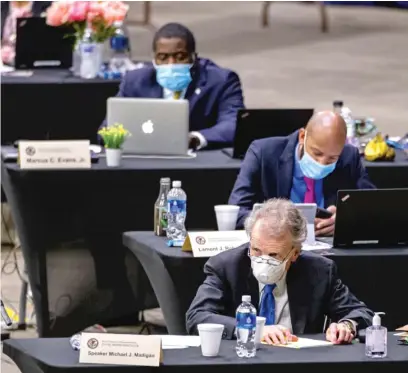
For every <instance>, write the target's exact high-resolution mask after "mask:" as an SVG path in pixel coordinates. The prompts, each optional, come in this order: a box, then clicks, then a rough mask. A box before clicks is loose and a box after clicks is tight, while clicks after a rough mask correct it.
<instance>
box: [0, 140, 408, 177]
mask: <svg viewBox="0 0 408 373" xmlns="http://www.w3.org/2000/svg"><path fill="white" fill-rule="evenodd" d="M15 151H16V150H15V148H14V149H13V147H10V146H2V148H1V152H2V157H4V155H5V154H7V153H10V152H15ZM397 154H398V157H397V158H396V160H395V161H394V162H366V166H368V167H401V166H402V167H407V169H408V159H406V160H404V157H405V156H404V155H403V153H402V152H397ZM241 163H242V160H240V159H233V158H231V157H229V156H228V155H226V154H225V153H224V152H223V151H222V150H206V151H201V152H197V153H196V157H195V158H163V157H153V156H146V157H143V156H141V157H137V156H134V157H129V158H127V157H125V158H123V159H122V165H121V166H120V167H117V168H108V167H107V166H106V159H105V157H104V156H101V157H100V159H99V161H98V162H97V163H93V164H92V166H91V171H109V172H122V171H128V170H174V169H178V170H190V169H197V168H199V169H209V170H210V169H225V170H227V169H233V170H239V168H240V167H241ZM6 167H7V168H8V169H9V170H13V171H20V167H19V166H18V165H17V164H16V163H11V162H10V163H7V165H6ZM21 171H24V172H27V170H21ZM44 171H48V172H51V171H52V172H64V173H69V172H77V171H80V172H87V171H89V169H83V170H79V169H72V170H30V172H44Z"/></svg>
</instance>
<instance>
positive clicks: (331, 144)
mask: <svg viewBox="0 0 408 373" xmlns="http://www.w3.org/2000/svg"><path fill="white" fill-rule="evenodd" d="M346 135H347V127H346V123H345V122H344V119H343V118H342V117H341V116H340V115H339V114H336V113H334V112H332V111H320V112H318V113H316V114H314V115H313V117H312V118H311V119H310V120H309V123H308V124H307V126H306V129H301V130H300V131H299V144H300V157H302V154H303V152H304V151H305V150H306V152H307V153H308V154H309V155H310V156H311V157H312V158H314V159H315V160H316V161H317V162H319V163H321V164H324V165H327V164H330V163H333V162H336V161H337V160H338V159H339V157H340V154H341V152H342V151H343V148H344V145H345V143H346ZM305 140H306V141H305Z"/></svg>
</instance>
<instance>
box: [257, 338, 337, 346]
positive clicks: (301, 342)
mask: <svg viewBox="0 0 408 373" xmlns="http://www.w3.org/2000/svg"><path fill="white" fill-rule="evenodd" d="M262 343H263V344H266V342H262ZM332 345H333V343H331V342H327V341H319V340H316V339H309V338H298V340H297V341H296V342H288V344H286V345H274V346H277V347H287V348H309V347H325V346H332Z"/></svg>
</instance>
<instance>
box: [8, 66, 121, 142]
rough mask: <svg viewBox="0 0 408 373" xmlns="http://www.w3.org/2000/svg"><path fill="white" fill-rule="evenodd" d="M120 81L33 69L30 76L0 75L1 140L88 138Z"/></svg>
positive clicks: (63, 71) (92, 136)
mask: <svg viewBox="0 0 408 373" xmlns="http://www.w3.org/2000/svg"><path fill="white" fill-rule="evenodd" d="M118 87H119V80H103V79H90V80H86V79H80V78H76V77H72V76H71V74H70V72H69V71H67V70H35V71H34V74H33V75H32V76H31V77H11V76H2V78H1V100H2V105H1V126H2V129H1V132H2V133H1V134H2V136H1V143H2V144H3V145H4V144H12V143H13V142H14V141H16V140H22V139H24V140H44V139H53V140H56V139H62V140H71V139H89V140H90V141H91V142H92V143H96V141H97V137H96V132H97V129H98V127H99V125H100V124H101V123H102V121H103V119H104V118H105V115H106V99H107V98H109V97H112V96H115V95H116V93H117V91H118Z"/></svg>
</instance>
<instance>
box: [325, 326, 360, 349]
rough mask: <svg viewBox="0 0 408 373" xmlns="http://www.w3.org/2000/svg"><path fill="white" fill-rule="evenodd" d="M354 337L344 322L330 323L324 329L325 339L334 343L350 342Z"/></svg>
mask: <svg viewBox="0 0 408 373" xmlns="http://www.w3.org/2000/svg"><path fill="white" fill-rule="evenodd" d="M353 338H354V333H353V331H352V329H351V328H350V327H349V325H347V324H346V323H345V322H341V323H339V324H336V323H332V324H330V326H329V329H327V331H326V339H327V340H328V341H329V342H332V343H334V344H336V345H339V344H341V343H351V341H352V340H353Z"/></svg>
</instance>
